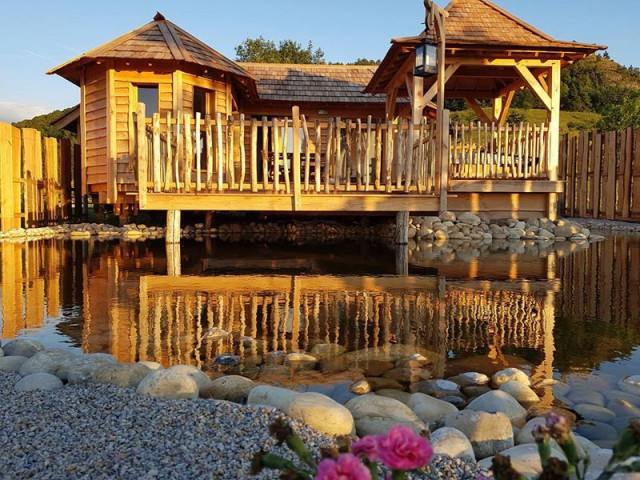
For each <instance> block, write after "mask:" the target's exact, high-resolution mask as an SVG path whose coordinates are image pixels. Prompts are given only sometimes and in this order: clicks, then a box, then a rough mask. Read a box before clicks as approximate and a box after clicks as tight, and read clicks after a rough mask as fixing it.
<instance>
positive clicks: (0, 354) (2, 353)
mask: <svg viewBox="0 0 640 480" xmlns="http://www.w3.org/2000/svg"><path fill="white" fill-rule="evenodd" d="M0 357H4V350H2V347H0Z"/></svg>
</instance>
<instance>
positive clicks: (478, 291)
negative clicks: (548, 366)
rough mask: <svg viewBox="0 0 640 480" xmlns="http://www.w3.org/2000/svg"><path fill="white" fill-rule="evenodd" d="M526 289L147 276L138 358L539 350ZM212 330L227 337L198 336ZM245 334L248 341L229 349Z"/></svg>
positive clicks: (535, 307) (534, 292)
mask: <svg viewBox="0 0 640 480" xmlns="http://www.w3.org/2000/svg"><path fill="white" fill-rule="evenodd" d="M525 285H526V286H525V287H523V288H519V287H518V286H512V287H511V288H510V289H504V290H503V289H498V290H495V291H494V290H491V289H488V288H487V287H486V285H482V284H478V285H477V286H476V287H477V288H476V287H470V288H464V287H459V286H457V285H452V286H451V287H447V286H446V284H445V280H444V279H437V278H428V277H427V278H421V277H332V276H293V277H285V276H276V277H260V276H222V277H179V278H176V277H158V276H146V277H142V278H141V281H140V306H141V307H140V325H139V335H140V339H141V342H140V350H139V357H140V358H154V359H155V360H157V361H161V362H163V363H176V362H195V363H201V362H204V363H210V362H211V361H212V360H213V358H214V357H215V356H216V355H218V354H221V353H227V352H232V353H236V354H240V355H244V356H251V355H257V354H262V353H264V352H266V351H272V350H282V351H285V352H290V351H299V350H309V349H310V348H311V346H312V345H313V344H315V343H337V344H341V345H344V346H346V347H347V348H348V349H349V350H362V349H384V348H387V347H389V345H391V344H392V343H401V344H408V345H412V346H415V347H416V349H417V351H421V349H428V350H430V351H434V352H439V355H440V356H441V358H443V359H444V355H445V352H447V351H449V350H463V351H476V350H478V349H482V348H487V347H489V346H493V347H496V348H498V349H500V348H501V347H503V346H506V345H509V346H514V347H518V348H520V347H524V348H531V349H539V350H542V349H544V347H545V338H547V337H548V336H549V335H552V331H550V330H549V323H548V322H549V320H551V322H552V321H553V309H552V307H551V310H549V305H548V297H547V295H548V294H547V289H545V288H544V286H543V285H542V284H541V285H540V286H539V287H538V288H533V289H532V288H531V284H529V283H527V284H525ZM547 287H548V288H549V289H550V288H551V287H549V286H548V285H547ZM505 288H508V287H506V285H505ZM547 317H549V318H547ZM551 325H552V324H551ZM211 329H218V330H216V331H218V332H219V331H225V332H228V333H230V334H231V335H229V336H227V337H225V338H207V335H206V332H207V331H210V330H211ZM245 336H249V337H252V338H253V339H254V341H253V342H248V343H247V344H246V345H245V344H244V343H243V342H239V341H238V340H239V338H240V337H245ZM143 339H144V340H143Z"/></svg>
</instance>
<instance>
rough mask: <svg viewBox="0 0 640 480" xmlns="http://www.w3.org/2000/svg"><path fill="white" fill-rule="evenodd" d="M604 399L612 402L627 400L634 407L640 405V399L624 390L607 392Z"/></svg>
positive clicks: (604, 392)
mask: <svg viewBox="0 0 640 480" xmlns="http://www.w3.org/2000/svg"><path fill="white" fill-rule="evenodd" d="M602 395H604V398H606V399H607V401H609V402H611V401H612V400H626V401H627V402H629V403H632V404H633V405H636V406H639V405H640V397H638V396H637V395H634V394H632V393H627V392H623V391H622V390H605V391H603V392H602Z"/></svg>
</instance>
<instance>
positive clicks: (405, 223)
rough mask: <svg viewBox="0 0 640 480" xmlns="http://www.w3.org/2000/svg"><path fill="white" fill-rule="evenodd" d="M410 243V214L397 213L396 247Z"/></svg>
mask: <svg viewBox="0 0 640 480" xmlns="http://www.w3.org/2000/svg"><path fill="white" fill-rule="evenodd" d="M408 243H409V212H398V213H396V245H406V244H408Z"/></svg>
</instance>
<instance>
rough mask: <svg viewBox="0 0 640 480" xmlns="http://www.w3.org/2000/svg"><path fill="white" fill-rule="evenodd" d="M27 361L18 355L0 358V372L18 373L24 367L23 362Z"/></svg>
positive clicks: (26, 358)
mask: <svg viewBox="0 0 640 480" xmlns="http://www.w3.org/2000/svg"><path fill="white" fill-rule="evenodd" d="M27 360H29V358H28V357H23V356H20V355H14V356H11V357H0V372H16V373H18V372H19V371H20V369H21V368H22V365H24V362H26V361H27Z"/></svg>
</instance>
